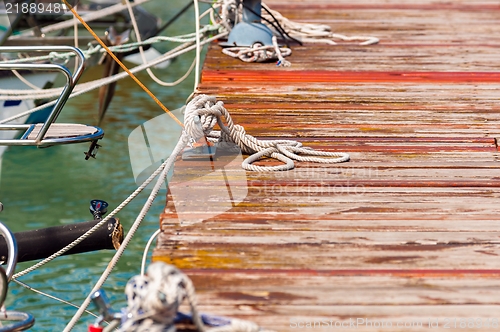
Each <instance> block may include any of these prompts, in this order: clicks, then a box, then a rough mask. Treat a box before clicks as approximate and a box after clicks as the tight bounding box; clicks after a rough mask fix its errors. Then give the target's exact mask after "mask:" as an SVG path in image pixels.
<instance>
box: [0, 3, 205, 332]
mask: <svg viewBox="0 0 500 332" xmlns="http://www.w3.org/2000/svg"><path fill="white" fill-rule="evenodd" d="M184 4H185V3H184V2H180V1H179V2H168V6H166V5H165V2H161V3H160V2H159V1H156V3H151V4H147V5H146V6H145V7H146V8H148V9H150V10H152V12H154V13H156V14H157V15H158V16H161V17H162V19H163V20H164V21H165V20H167V19H168V18H169V17H171V16H173V15H174V14H175V13H176V12H178V11H179V10H180V9H181V8H182V7H183V6H184ZM204 8H206V6H205V7H204ZM193 23H194V14H193V10H192V9H191V10H190V11H189V12H187V13H186V14H185V15H183V16H182V18H181V20H180V21H177V22H176V23H175V24H174V25H173V26H172V28H169V29H168V30H167V31H166V32H164V34H166V35H176V34H183V33H188V32H192V31H193V30H194V25H193ZM173 46H174V45H173V44H172V45H161V46H160V47H159V48H158V49H159V50H160V51H166V50H168V49H169V48H171V47H173ZM193 58H194V52H190V53H188V54H186V55H184V56H182V57H181V58H178V59H176V60H175V61H174V62H173V63H172V65H170V66H169V67H168V68H166V69H162V70H155V72H156V73H157V74H158V76H160V77H161V78H162V79H164V80H166V81H174V80H176V79H177V78H179V77H180V76H182V75H183V74H184V73H185V71H186V70H187V69H188V68H189V66H190V65H191V62H192V61H193ZM101 74H102V68H100V67H95V68H91V69H89V70H88V71H87V72H86V73H85V74H84V77H83V81H86V80H89V79H94V78H98V77H100V75H101ZM138 77H139V78H140V79H141V80H142V81H143V82H144V83H145V84H146V85H147V86H148V87H149V88H150V89H151V91H152V92H153V93H154V94H155V95H156V96H157V97H158V98H159V99H160V100H161V101H162V102H163V103H164V104H165V105H166V106H167V107H168V108H169V109H176V108H179V107H181V106H182V105H183V104H184V102H185V100H186V98H187V97H188V96H189V95H190V94H191V92H192V91H193V84H194V74H191V75H190V77H189V78H188V79H187V80H186V81H185V82H183V83H182V84H181V85H178V86H176V87H168V88H167V87H161V86H159V85H157V84H156V83H154V82H153V81H152V80H151V79H150V78H149V77H148V75H147V74H146V73H141V74H139V75H138ZM4 88H5V87H4ZM97 107H98V93H97V91H93V92H90V93H87V94H84V95H82V96H79V97H76V98H74V99H71V100H70V101H69V102H68V104H67V106H66V107H65V109H64V110H63V112H62V114H61V116H60V117H59V119H58V122H67V123H84V124H94V125H95V124H96V122H97ZM161 114H164V113H163V111H162V110H161V109H160V108H159V107H158V106H157V105H156V104H155V102H154V101H153V100H151V98H150V97H149V96H148V95H147V94H146V93H145V92H143V91H142V90H141V89H140V88H139V86H137V85H136V83H135V82H133V81H132V80H131V79H130V78H127V79H124V80H122V81H120V82H119V84H118V86H117V91H116V93H115V96H114V99H113V101H112V103H111V106H110V108H109V109H108V112H107V115H106V118H105V121H104V124H103V125H102V128H103V129H104V130H105V136H104V139H103V140H102V141H101V143H100V144H101V145H102V148H101V149H100V150H99V152H98V155H97V159H96V160H89V161H86V160H85V159H84V154H83V153H84V151H86V150H87V149H88V146H89V145H88V144H75V145H67V146H56V147H51V148H47V149H37V148H32V147H13V148H9V149H8V150H7V152H6V153H5V155H4V157H3V165H2V173H1V177H0V201H1V202H2V203H3V204H4V206H5V209H4V211H3V212H1V213H0V220H1V221H2V222H3V223H5V224H6V225H7V227H9V228H10V229H11V230H12V231H14V232H18V231H24V230H32V229H37V228H43V227H50V226H57V225H63V224H72V223H77V222H82V221H86V220H91V219H92V217H91V214H90V213H89V201H90V200H91V199H103V200H106V201H107V202H108V203H109V208H108V211H111V210H113V209H114V208H115V207H116V206H117V205H119V204H120V203H121V202H122V201H123V200H124V199H125V198H127V197H128V195H130V194H131V193H132V192H133V191H134V190H135V189H136V187H137V185H136V182H135V179H134V177H133V173H132V168H131V164H130V157H129V152H128V142H127V141H128V136H129V134H130V133H131V131H132V130H133V129H135V128H136V127H137V126H139V125H141V124H142V123H144V122H145V121H148V120H150V119H152V118H154V117H155V116H158V115H161ZM179 134H180V127H179V126H178V125H177V124H176V123H175V122H174V121H173V120H172V121H171V127H170V128H166V130H165V135H169V136H170V137H171V142H172V147H173V145H174V144H175V142H176V141H177V138H178V137H179ZM166 148H171V147H166ZM147 196H148V193H141V194H140V195H139V196H138V197H137V198H136V199H135V200H134V201H132V203H130V204H129V205H128V206H127V207H126V208H124V209H123V210H122V211H121V212H119V213H118V215H117V217H118V218H120V221H121V223H122V224H123V226H124V228H125V231H127V230H128V229H129V228H130V226H131V225H132V223H133V221H134V220H135V218H136V216H137V215H138V213H139V211H140V210H141V208H142V206H143V204H144V203H145V201H146V199H147ZM164 205H165V191H162V192H161V193H160V194H159V195H158V198H157V199H156V200H155V203H154V205H153V207H152V209H151V210H150V212H149V213H148V215H147V217H146V219H145V220H144V222H143V224H142V226H141V228H140V229H139V231H138V233H137V234H136V236H135V237H134V238H133V240H132V242H131V244H130V245H129V247H128V249H127V250H126V251H125V255H124V256H123V257H122V259H121V260H120V262H119V263H118V265H117V267H116V268H115V270H114V272H113V273H112V275H111V277H110V278H109V279H108V281H107V282H106V284H105V286H104V289H105V291H106V292H107V294H108V297H109V298H110V299H111V301H112V304H113V307H114V308H116V309H119V308H120V307H122V306H124V305H125V296H124V294H123V291H124V286H125V284H126V282H127V281H128V280H129V279H130V278H131V277H132V276H134V275H136V274H138V273H139V271H140V261H141V258H142V251H143V248H144V246H145V244H146V242H147V240H148V239H149V237H150V236H151V234H152V233H154V232H155V231H156V230H157V229H158V226H159V214H160V213H161V211H162V209H163V207H164ZM113 254H114V251H101V252H92V253H85V254H79V255H71V256H64V257H59V258H57V259H56V260H54V261H53V262H50V263H49V264H47V265H45V266H43V267H41V268H40V269H38V270H36V271H34V272H32V273H31V274H28V275H26V276H23V277H21V278H20V279H19V280H20V281H22V282H24V283H27V284H28V285H30V286H32V287H34V288H36V289H39V290H41V291H43V292H46V293H49V294H51V295H54V296H57V297H60V298H62V299H64V300H66V301H70V302H72V303H75V304H77V305H79V304H81V303H82V302H83V300H84V299H85V297H86V296H87V294H88V293H89V291H90V290H91V288H92V287H93V285H94V284H95V283H96V281H97V280H98V278H99V277H100V275H101V274H102V272H103V271H104V270H105V268H106V267H107V265H108V262H109V260H110V259H111V257H112V256H113ZM33 263H35V262H26V263H20V264H18V266H17V268H16V272H19V271H21V270H22V269H24V268H27V267H29V266H31V265H32V264H33ZM6 307H7V309H8V310H16V311H26V312H29V313H31V314H33V315H34V316H35V319H36V323H35V326H34V327H33V328H32V329H31V331H62V330H63V329H64V327H65V325H66V324H67V322H68V321H69V320H70V319H71V317H72V316H73V314H74V313H75V312H76V309H75V308H73V307H71V306H69V305H66V304H61V303H59V302H57V301H55V300H52V299H49V298H46V297H44V296H41V295H38V294H36V293H34V292H32V291H30V290H27V289H25V288H22V287H21V286H19V285H17V284H15V283H10V285H9V293H8V298H7V301H6ZM90 308H91V309H92V310H93V307H92V306H91V307H90ZM93 321H94V318H93V317H92V316H89V315H84V316H83V317H82V319H81V321H80V323H79V325H77V327H76V328H75V331H86V326H87V325H88V324H91V323H92V322H93Z"/></svg>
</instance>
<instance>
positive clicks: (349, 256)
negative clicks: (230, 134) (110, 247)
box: [154, 0, 500, 331]
mask: <svg viewBox="0 0 500 332" xmlns="http://www.w3.org/2000/svg"><path fill="white" fill-rule="evenodd" d="M268 5H269V6H270V7H271V8H273V9H276V10H279V11H280V12H281V13H282V14H283V15H285V16H286V17H288V18H290V19H292V20H299V21H302V22H312V23H325V24H328V25H330V26H331V27H332V30H333V31H334V32H337V33H342V34H346V35H370V36H372V35H373V36H375V37H378V38H379V39H380V43H379V44H378V45H372V46H357V45H355V44H353V43H340V44H339V45H336V46H327V45H312V44H307V45H304V46H292V50H293V53H292V56H291V57H289V58H288V60H290V61H291V63H292V67H290V68H286V69H284V68H278V67H276V66H275V65H274V64H272V63H266V64H246V63H243V62H240V61H239V60H235V59H231V58H228V57H227V56H225V55H223V54H222V53H221V50H220V48H219V47H218V46H217V45H212V46H211V48H210V50H209V52H208V55H207V58H206V60H205V65H204V69H203V76H202V83H201V85H200V87H199V92H200V93H204V94H209V95H216V96H217V98H218V99H219V100H222V101H224V103H225V106H226V108H227V109H228V110H229V111H230V112H231V114H232V116H233V120H234V121H235V122H236V123H238V124H240V125H242V126H244V127H245V129H246V131H247V132H248V133H249V134H251V135H254V136H257V137H259V138H264V139H266V138H267V139H272V138H290V139H296V140H299V141H301V142H303V143H304V145H306V146H310V147H313V148H315V149H322V150H328V151H343V152H348V153H350V155H351V161H350V162H347V163H343V164H337V165H320V164H313V163H297V167H296V169H295V170H293V171H288V172H281V173H253V172H247V173H246V177H247V182H246V183H247V184H248V188H249V192H248V195H247V197H246V198H245V200H244V201H243V202H241V203H239V204H237V205H236V206H234V207H232V208H231V209H229V210H228V211H226V212H224V213H222V214H220V215H218V216H210V217H208V218H207V217H205V216H204V213H203V208H201V209H200V210H198V211H194V210H193V211H192V213H191V214H188V215H185V216H184V221H183V222H180V221H179V219H178V215H177V213H176V208H175V206H174V204H173V203H172V200H171V199H170V200H169V201H168V203H167V206H166V208H165V212H164V213H163V214H162V215H161V218H160V219H161V220H160V224H161V228H162V231H163V232H162V234H161V236H160V238H159V241H158V245H157V247H156V249H155V252H154V259H156V260H164V261H167V262H170V263H173V264H175V265H176V266H178V267H179V268H181V269H183V271H184V272H185V273H187V274H188V275H189V276H190V277H191V278H192V279H193V281H194V283H195V286H196V288H197V291H198V294H199V302H200V305H201V310H202V311H206V312H211V313H214V314H218V315H227V316H235V317H240V318H246V319H250V320H252V321H255V322H256V323H258V324H260V325H262V326H264V327H266V328H271V329H274V330H277V331H293V330H297V329H299V328H300V326H302V325H304V326H306V325H307V323H308V322H309V323H310V324H313V323H314V322H316V323H317V325H316V326H315V327H316V328H315V329H318V328H319V324H320V323H318V322H321V326H322V327H321V328H319V329H321V330H329V329H331V330H335V329H336V330H339V331H345V330H350V329H353V328H355V329H356V330H360V331H430V330H432V331H448V330H467V331H497V330H499V329H500V258H499V255H500V214H499V213H500V163H499V160H498V157H499V152H498V145H497V138H498V137H500V51H499V49H500V3H499V2H498V1H474V0H463V1H449V2H437V1H431V0H423V1H418V2H411V1H406V2H401V1H395V0H394V1H393V0H385V1H384V0H378V1H367V0H349V1H347V0H338V1H333V0H331V1H326V0H320V1H315V2H314V3H312V2H311V3H309V2H304V1H299V0H286V1H285V0H273V1H272V2H269V3H268ZM261 164H262V165H267V164H275V163H272V162H269V161H264V162H261ZM176 168H177V169H179V168H180V169H192V170H193V171H194V172H195V171H196V169H197V168H196V165H195V164H188V163H186V162H178V163H177V164H176ZM228 172H229V173H228V174H229V177H234V178H235V179H236V180H238V181H244V179H243V180H242V179H241V177H240V178H238V176H237V175H236V173H237V170H236V169H233V170H229V171H228ZM183 180H185V177H183V175H182V174H175V175H174V178H173V181H172V182H171V184H170V185H171V186H172V187H173V188H175V186H181V185H182V183H183ZM197 185H199V186H200V189H201V187H202V186H203V184H200V183H198V184H197ZM206 186H208V187H210V186H216V184H214V183H208V184H207V185H206ZM192 199H193V201H195V202H198V201H199V204H200V206H202V207H203V204H215V205H217V204H224V203H227V201H224V200H223V199H222V198H221V199H220V200H219V201H218V200H217V199H215V200H212V201H210V202H209V203H207V202H206V199H205V202H204V201H203V198H200V197H193V198H192ZM455 319H456V320H455ZM352 321H354V322H356V325H355V327H353V326H352V325H350V324H352ZM369 322H371V325H370V323H369ZM389 323H390V324H391V325H392V326H388V325H389ZM335 324H337V326H335ZM339 324H340V325H342V324H344V327H343V328H342V327H339ZM377 324H379V325H377ZM380 324H383V325H380ZM405 324H407V326H406V327H405V326H404V325H405ZM332 325H333V326H332ZM409 325H411V326H409ZM311 329H312V327H311V328H310V330H311Z"/></svg>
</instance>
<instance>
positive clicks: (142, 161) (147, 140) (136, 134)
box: [128, 109, 248, 221]
mask: <svg viewBox="0 0 500 332" xmlns="http://www.w3.org/2000/svg"><path fill="white" fill-rule="evenodd" d="M173 113H174V114H175V113H177V114H176V115H178V116H181V115H182V114H181V113H182V111H181V109H178V110H175V111H173ZM180 135H181V128H180V127H178V126H176V124H172V121H171V120H170V117H169V116H168V115H167V114H162V115H160V116H157V117H155V118H154V119H151V120H149V121H147V122H145V123H144V124H142V125H141V126H139V127H137V128H136V129H134V130H133V131H132V132H131V134H130V135H129V139H128V146H129V155H130V163H131V166H132V172H133V174H134V179H135V181H136V183H137V185H141V184H142V183H143V182H144V181H145V180H146V179H147V178H149V177H150V176H151V175H152V174H153V173H154V171H155V170H156V169H158V167H160V165H161V164H163V163H164V162H165V161H166V160H167V159H168V158H169V157H170V156H171V153H172V150H173V149H174V146H175V145H176V143H177V141H178V140H179V137H180ZM197 149H198V150H197ZM186 151H187V152H186ZM199 151H201V152H203V150H202V148H199V147H198V148H197V147H191V148H189V147H188V149H187V150H185V151H184V153H189V156H190V158H189V160H186V161H183V162H180V163H176V165H175V174H176V181H174V182H169V181H170V179H171V178H172V174H173V172H170V174H169V176H168V177H167V183H168V189H169V190H170V194H171V197H172V201H173V204H174V206H175V210H176V212H177V215H178V218H179V220H180V221H183V220H189V219H190V218H192V216H193V214H196V213H200V214H201V213H202V214H203V218H206V219H208V218H211V217H214V216H217V215H219V214H222V213H224V212H226V211H228V210H230V209H232V208H233V207H234V206H235V205H236V204H238V203H240V202H242V201H243V200H244V199H245V198H246V197H247V194H248V185H247V176H246V171H245V170H244V169H242V168H241V163H242V162H243V156H242V153H241V150H240V149H239V148H238V146H236V145H234V144H228V143H225V144H224V145H218V147H217V152H218V155H220V157H219V158H217V159H215V158H213V157H209V156H204V155H203V154H200V156H199V157H197V156H196V153H197V152H199ZM183 159H184V157H183ZM154 183H155V181H152V183H150V184H149V185H148V186H147V187H146V189H149V190H150V189H152V187H153V186H154ZM162 188H163V189H166V188H167V184H166V183H164V184H163V186H162Z"/></svg>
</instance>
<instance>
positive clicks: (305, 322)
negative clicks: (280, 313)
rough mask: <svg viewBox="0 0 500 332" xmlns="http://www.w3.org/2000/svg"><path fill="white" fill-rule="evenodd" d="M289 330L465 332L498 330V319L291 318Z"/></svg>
mask: <svg viewBox="0 0 500 332" xmlns="http://www.w3.org/2000/svg"><path fill="white" fill-rule="evenodd" d="M289 328H291V329H297V330H300V329H303V330H321V329H325V330H326V329H335V330H339V331H345V330H356V329H364V330H366V329H372V328H373V329H376V330H377V331H379V330H384V329H386V330H390V329H398V330H412V329H418V330H422V329H444V330H448V329H449V330H467V329H470V330H471V329H475V330H477V329H482V328H484V329H500V321H499V319H498V318H470V317H469V318H459V317H448V318H419V319H417V318H414V319H413V318H406V319H403V318H402V319H391V320H389V319H377V318H366V317H351V318H348V319H342V320H340V319H327V318H324V319H300V318H291V319H290V322H289Z"/></svg>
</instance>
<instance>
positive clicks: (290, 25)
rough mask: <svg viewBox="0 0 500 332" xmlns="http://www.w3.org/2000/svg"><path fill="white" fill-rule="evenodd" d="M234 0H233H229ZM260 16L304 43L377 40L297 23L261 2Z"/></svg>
mask: <svg viewBox="0 0 500 332" xmlns="http://www.w3.org/2000/svg"><path fill="white" fill-rule="evenodd" d="M230 1H234V0H230ZM262 8H263V9H264V11H263V12H262V17H263V18H264V19H265V20H264V21H265V23H264V24H266V25H267V26H269V28H270V29H274V27H273V26H272V25H271V24H269V23H267V21H269V22H273V21H275V20H276V21H277V22H278V24H279V25H280V26H281V27H282V28H283V30H284V32H286V33H287V34H288V35H289V36H290V37H293V38H296V39H298V40H300V41H301V42H305V43H327V44H330V45H337V43H336V42H335V41H333V39H340V40H343V41H361V43H360V44H359V45H373V44H376V43H378V42H379V39H378V38H376V37H372V36H344V35H341V34H338V33H333V32H332V28H331V27H330V26H329V25H326V24H312V23H299V22H294V21H292V20H290V19H288V18H286V17H285V16H283V15H282V14H281V13H280V12H278V11H276V10H272V9H271V8H269V6H267V5H266V4H264V3H262Z"/></svg>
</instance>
